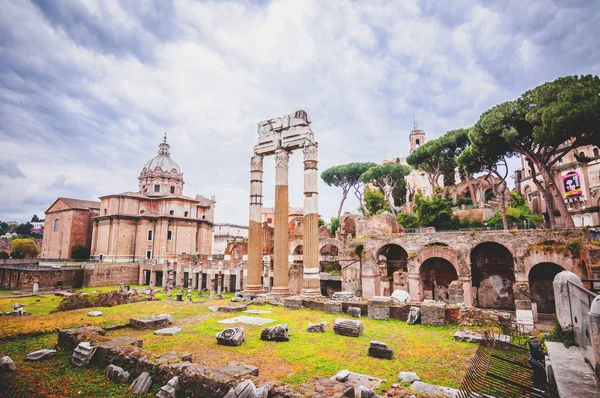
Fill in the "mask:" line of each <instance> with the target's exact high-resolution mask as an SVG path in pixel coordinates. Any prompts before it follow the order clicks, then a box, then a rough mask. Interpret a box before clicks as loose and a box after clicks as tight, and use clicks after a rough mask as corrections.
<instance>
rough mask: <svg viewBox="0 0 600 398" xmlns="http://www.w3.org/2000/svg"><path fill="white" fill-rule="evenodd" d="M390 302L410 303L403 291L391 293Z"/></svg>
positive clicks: (408, 297)
mask: <svg viewBox="0 0 600 398" xmlns="http://www.w3.org/2000/svg"><path fill="white" fill-rule="evenodd" d="M392 300H393V301H395V302H396V303H408V302H409V301H410V294H408V292H406V291H404V290H401V289H396V290H394V293H392Z"/></svg>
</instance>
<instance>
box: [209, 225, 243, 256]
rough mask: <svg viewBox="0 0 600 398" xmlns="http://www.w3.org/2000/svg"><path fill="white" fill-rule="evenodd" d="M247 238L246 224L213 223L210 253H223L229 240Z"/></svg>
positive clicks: (241, 240)
mask: <svg viewBox="0 0 600 398" xmlns="http://www.w3.org/2000/svg"><path fill="white" fill-rule="evenodd" d="M247 239H248V226H247V225H237V224H214V227H213V244H212V254H214V255H224V254H225V250H226V249H227V245H228V244H229V243H230V242H236V241H239V242H244V241H246V240H247Z"/></svg>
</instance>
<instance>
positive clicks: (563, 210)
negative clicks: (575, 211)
mask: <svg viewBox="0 0 600 398" xmlns="http://www.w3.org/2000/svg"><path fill="white" fill-rule="evenodd" d="M534 164H535V166H536V167H537V168H538V170H539V171H540V174H541V175H542V178H543V179H544V182H545V184H546V189H547V190H549V191H550V193H551V194H552V197H553V198H554V200H556V203H557V205H558V211H559V212H560V220H561V221H562V227H563V228H575V223H574V222H573V218H572V217H571V215H570V214H569V209H568V208H567V204H566V203H565V200H564V199H563V197H562V195H561V193H560V190H559V189H558V187H557V186H556V184H555V183H554V180H553V179H552V176H551V175H550V172H549V171H548V170H547V169H546V168H545V167H544V166H543V165H542V164H541V163H540V162H535V163H534ZM552 216H554V215H552Z"/></svg>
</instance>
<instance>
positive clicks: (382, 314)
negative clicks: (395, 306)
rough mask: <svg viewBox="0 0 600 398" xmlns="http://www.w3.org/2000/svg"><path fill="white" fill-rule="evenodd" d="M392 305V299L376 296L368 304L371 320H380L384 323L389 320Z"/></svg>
mask: <svg viewBox="0 0 600 398" xmlns="http://www.w3.org/2000/svg"><path fill="white" fill-rule="evenodd" d="M391 303H392V298H391V297H385V296H375V297H373V298H372V299H370V300H369V301H368V302H367V304H368V315H369V318H371V319H378V320H382V321H385V320H387V319H389V317H390V304H391Z"/></svg>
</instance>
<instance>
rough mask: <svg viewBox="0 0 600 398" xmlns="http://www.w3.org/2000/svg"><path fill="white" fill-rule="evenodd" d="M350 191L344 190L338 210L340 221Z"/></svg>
mask: <svg viewBox="0 0 600 398" xmlns="http://www.w3.org/2000/svg"><path fill="white" fill-rule="evenodd" d="M348 191H349V189H344V190H343V191H342V192H343V193H342V201H341V202H340V208H339V209H338V216H337V218H338V220H339V219H340V216H341V215H342V207H344V202H345V201H346V197H347V196H348Z"/></svg>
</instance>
